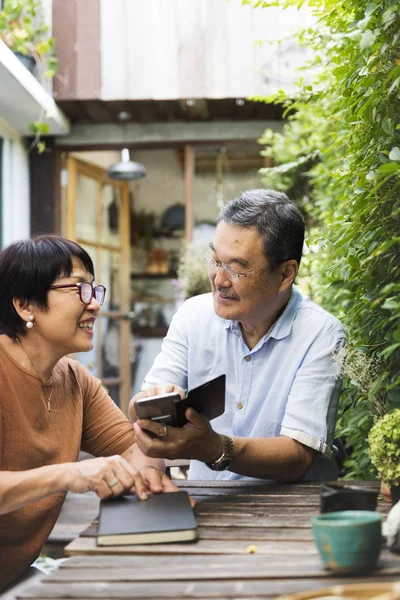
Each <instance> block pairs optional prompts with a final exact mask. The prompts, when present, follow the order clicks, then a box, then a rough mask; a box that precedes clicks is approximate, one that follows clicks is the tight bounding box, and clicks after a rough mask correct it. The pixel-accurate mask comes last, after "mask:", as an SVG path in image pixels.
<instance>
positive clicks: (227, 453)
mask: <svg viewBox="0 0 400 600" xmlns="http://www.w3.org/2000/svg"><path fill="white" fill-rule="evenodd" d="M222 437H223V438H224V449H223V451H222V454H221V456H219V457H218V458H216V459H215V460H213V461H211V462H209V463H206V464H207V467H208V468H209V469H211V470H212V471H225V470H226V469H227V468H228V467H229V466H230V464H231V462H232V459H233V455H234V451H235V446H234V443H233V439H232V438H231V437H229V436H228V435H222Z"/></svg>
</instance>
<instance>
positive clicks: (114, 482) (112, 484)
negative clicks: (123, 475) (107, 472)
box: [107, 479, 119, 488]
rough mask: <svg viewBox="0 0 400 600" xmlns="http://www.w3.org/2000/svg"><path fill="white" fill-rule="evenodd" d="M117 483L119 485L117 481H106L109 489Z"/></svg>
mask: <svg viewBox="0 0 400 600" xmlns="http://www.w3.org/2000/svg"><path fill="white" fill-rule="evenodd" d="M118 483H119V481H118V479H113V480H112V481H107V484H108V487H110V488H113V487H114V486H115V485H117V484H118Z"/></svg>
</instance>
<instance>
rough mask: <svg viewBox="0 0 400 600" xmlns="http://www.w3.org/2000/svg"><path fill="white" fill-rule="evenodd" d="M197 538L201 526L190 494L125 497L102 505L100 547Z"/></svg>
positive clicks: (99, 530) (98, 540) (172, 493)
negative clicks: (198, 524)
mask: <svg viewBox="0 0 400 600" xmlns="http://www.w3.org/2000/svg"><path fill="white" fill-rule="evenodd" d="M196 539H197V523H196V519H195V517H194V514H193V509H192V507H191V506H190V500H189V496H188V494H187V493H186V492H170V493H167V494H150V495H149V497H148V499H147V500H139V499H138V497H137V496H122V497H121V498H116V499H113V500H102V501H101V502H100V515H99V529H98V533H97V545H98V546H119V545H124V544H128V545H130V544H161V543H164V542H188V541H193V540H196Z"/></svg>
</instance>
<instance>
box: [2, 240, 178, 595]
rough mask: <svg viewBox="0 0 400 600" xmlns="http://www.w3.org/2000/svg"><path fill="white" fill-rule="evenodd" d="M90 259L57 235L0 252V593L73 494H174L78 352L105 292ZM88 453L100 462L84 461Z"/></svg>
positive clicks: (85, 345) (85, 346)
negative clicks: (81, 458) (96, 280)
mask: <svg viewBox="0 0 400 600" xmlns="http://www.w3.org/2000/svg"><path fill="white" fill-rule="evenodd" d="M94 278H95V277H94V269H93V264H92V261H91V259H90V257H89V255H88V254H87V253H86V252H85V250H84V249H83V248H81V247H80V246H79V245H78V244H76V243H74V242H72V241H70V240H67V239H64V238H61V237H57V236H47V235H46V236H40V237H37V238H35V239H33V240H27V241H20V242H15V243H13V244H11V245H10V246H8V247H7V248H5V249H4V250H3V251H2V252H0V555H1V562H2V565H1V570H0V588H2V587H3V586H5V585H6V584H8V583H10V582H11V581H13V580H14V579H15V578H16V577H18V576H19V575H20V574H21V573H22V572H23V571H24V570H25V569H26V568H27V567H28V566H29V565H30V564H31V563H32V561H33V560H34V559H35V558H36V557H37V556H38V555H39V553H40V550H41V548H42V546H43V544H44V542H45V541H46V539H47V537H48V535H49V533H50V531H51V530H52V528H53V526H54V524H55V522H56V519H57V517H58V514H59V512H60V509H61V506H62V503H63V500H64V497H65V494H66V492H67V491H72V492H75V493H84V492H87V491H89V490H92V491H94V492H96V494H97V495H98V497H99V498H110V497H112V496H116V495H119V494H122V493H123V492H126V491H128V490H129V491H135V492H136V494H137V495H138V496H139V497H140V498H141V499H146V497H147V493H148V492H162V491H175V490H176V489H177V488H176V487H175V486H174V485H173V483H172V482H171V481H170V480H169V479H168V477H167V476H166V475H164V473H163V472H162V470H163V468H164V463H163V461H160V460H156V459H149V458H146V457H144V456H143V455H142V454H141V453H140V451H139V450H138V448H137V446H136V445H135V436H134V432H133V429H132V425H131V423H130V422H129V421H128V419H126V418H125V416H124V415H123V414H122V412H121V411H120V410H119V408H118V407H117V406H116V405H115V404H114V402H113V401H112V400H111V398H110V397H109V396H108V395H107V392H106V391H105V389H104V388H103V387H102V385H101V382H100V381H99V380H98V379H95V378H94V377H92V375H91V374H90V373H89V372H88V371H87V370H86V369H85V368H84V367H82V365H80V364H79V363H78V362H76V361H75V360H72V359H70V358H66V355H67V354H70V353H73V352H87V351H89V350H91V349H92V347H93V327H94V324H95V321H96V317H97V314H98V311H99V309H100V305H101V304H102V303H103V301H104V295H105V293H106V290H105V288H104V287H103V286H102V285H95V284H94ZM80 450H85V451H86V452H88V453H90V454H92V455H94V456H95V457H104V458H94V459H90V460H85V461H80V462H76V460H77V458H78V454H79V451H80Z"/></svg>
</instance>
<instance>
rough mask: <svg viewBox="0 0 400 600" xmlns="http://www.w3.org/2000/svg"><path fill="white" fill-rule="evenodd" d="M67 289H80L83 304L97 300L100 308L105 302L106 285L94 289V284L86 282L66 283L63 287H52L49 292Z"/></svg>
mask: <svg viewBox="0 0 400 600" xmlns="http://www.w3.org/2000/svg"><path fill="white" fill-rule="evenodd" d="M67 288H78V290H79V299H80V301H81V302H82V304H90V303H91V301H92V298H95V299H96V300H97V302H98V303H99V304H100V306H101V305H102V304H103V302H104V298H105V295H106V288H105V287H104V285H96V287H93V284H92V283H89V282H87V281H84V282H82V283H66V284H61V285H51V286H50V287H49V290H62V289H67Z"/></svg>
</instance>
